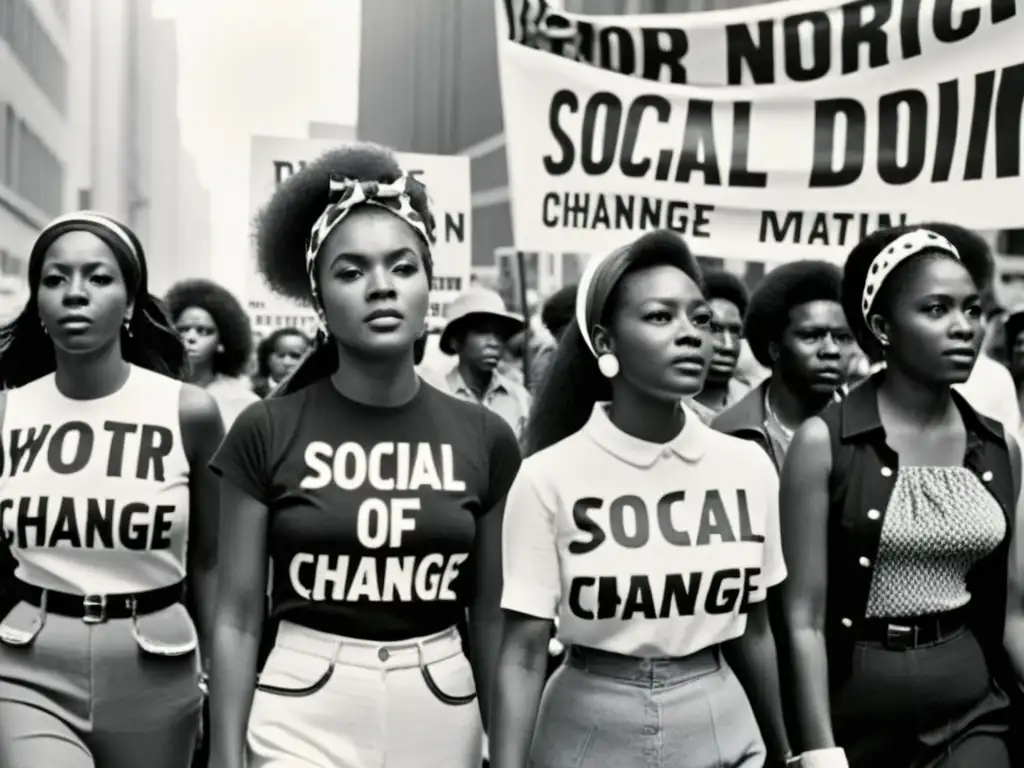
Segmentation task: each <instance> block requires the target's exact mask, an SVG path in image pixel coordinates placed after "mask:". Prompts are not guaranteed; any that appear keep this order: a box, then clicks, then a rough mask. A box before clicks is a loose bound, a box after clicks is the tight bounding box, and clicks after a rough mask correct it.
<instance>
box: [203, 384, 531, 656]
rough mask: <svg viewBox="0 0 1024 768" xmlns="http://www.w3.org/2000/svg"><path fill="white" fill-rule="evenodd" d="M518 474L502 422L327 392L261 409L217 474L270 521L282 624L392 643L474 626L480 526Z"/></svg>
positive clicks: (437, 395)
mask: <svg viewBox="0 0 1024 768" xmlns="http://www.w3.org/2000/svg"><path fill="white" fill-rule="evenodd" d="M519 461H520V458H519V448H518V445H517V443H516V439H515V436H514V434H513V433H512V430H511V428H510V427H509V426H508V425H507V424H506V423H505V422H504V421H503V420H502V419H501V418H500V417H499V416H497V415H495V414H493V413H491V412H489V411H487V410H486V409H485V408H483V407H481V406H479V405H476V404H473V403H466V402H462V401H459V400H456V399H455V398H453V397H450V396H449V395H447V394H445V393H443V392H441V391H439V390H437V389H435V388H434V387H432V386H430V385H429V384H426V383H425V382H421V384H420V389H419V391H418V393H417V394H416V396H415V397H413V399H412V400H410V401H409V402H408V403H406V404H405V405H403V406H399V407H395V408H380V407H374V406H367V405H364V404H362V403H356V402H354V401H352V400H349V399H348V398H346V397H344V396H343V395H341V394H340V393H339V392H338V391H337V390H336V389H335V388H334V386H333V384H332V383H331V381H330V380H329V379H324V380H322V381H320V382H317V383H314V384H312V385H310V386H308V387H306V388H304V389H301V390H299V391H298V392H295V393H293V394H290V395H286V396H284V397H280V398H271V399H269V400H265V401H261V402H258V403H254V404H252V405H250V406H249V407H248V408H247V409H246V410H245V411H243V413H242V414H241V416H239V418H238V420H237V421H236V422H235V423H234V425H233V426H232V428H231V430H230V432H229V433H228V435H227V437H225V439H224V443H223V444H222V445H221V448H220V450H219V451H218V452H217V455H216V456H215V457H214V458H213V461H212V462H211V467H212V468H213V470H214V471H215V472H216V473H217V474H218V475H220V476H221V477H222V478H224V479H225V480H227V481H228V482H231V483H232V484H234V485H235V486H237V487H238V488H240V489H241V490H243V491H244V492H246V493H247V494H249V495H250V496H252V497H253V498H254V499H255V500H257V501H260V502H262V503H264V504H266V506H267V508H268V512H269V515H270V521H269V531H268V552H269V553H270V556H271V558H272V560H273V563H274V569H273V572H274V583H273V585H272V596H271V600H272V605H273V608H272V614H271V615H272V617H274V618H282V619H287V620H288V621H292V622H295V623H297V624H302V625H304V626H309V627H312V628H314V629H319V630H321V631H326V632H332V633H334V634H338V635H343V636H347V637H353V638H359V639H365V640H378V641H393V640H404V639H409V638H412V637H422V636H424V635H429V634H433V633H435V632H440V631H442V630H444V629H447V628H449V627H451V626H454V625H456V624H458V622H459V621H460V620H461V619H462V618H463V616H464V615H465V614H464V611H465V608H466V606H467V603H468V600H469V597H470V595H471V594H472V593H473V590H474V584H473V566H472V560H471V555H472V553H473V542H474V538H475V534H476V526H477V521H478V519H479V518H480V517H481V516H483V515H486V514H489V513H492V511H497V510H498V508H499V507H500V504H501V503H502V502H503V500H504V497H505V494H506V493H507V492H508V489H509V486H510V485H511V484H512V480H513V479H514V477H515V475H516V472H517V471H518V468H519ZM498 513H499V514H500V511H498Z"/></svg>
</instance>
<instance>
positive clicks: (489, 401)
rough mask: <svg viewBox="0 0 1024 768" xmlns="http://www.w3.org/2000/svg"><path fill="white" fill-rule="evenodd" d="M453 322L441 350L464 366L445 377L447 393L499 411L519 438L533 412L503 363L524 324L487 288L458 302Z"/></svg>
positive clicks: (475, 290) (451, 309)
mask: <svg viewBox="0 0 1024 768" xmlns="http://www.w3.org/2000/svg"><path fill="white" fill-rule="evenodd" d="M448 317H449V320H448V324H447V325H446V326H445V329H444V332H443V333H442V334H441V340H440V343H439V346H440V348H441V351H442V352H444V353H445V354H446V355H458V358H459V362H458V364H457V365H456V366H455V367H453V368H452V369H451V370H450V371H449V372H448V373H447V375H446V376H445V377H444V388H445V389H446V390H447V391H448V393H449V394H451V395H454V396H455V397H457V398H459V399H461V400H466V401H468V402H473V403H479V404H480V405H483V406H484V407H486V408H488V409H490V410H491V411H494V413H496V414H498V415H499V416H501V417H502V418H503V419H504V420H505V421H507V422H508V424H509V426H511V427H512V429H513V430H514V431H515V433H516V436H519V435H520V434H521V433H522V430H523V426H524V425H525V424H526V417H527V416H528V415H529V413H530V402H531V398H530V393H529V392H527V391H526V388H525V387H524V386H523V385H522V384H519V383H518V382H515V381H513V380H512V379H511V378H509V377H508V376H505V375H504V374H502V373H499V372H498V364H499V362H500V361H501V358H502V354H503V352H504V350H505V345H506V344H507V343H508V340H509V339H510V338H511V337H512V336H514V335H515V334H517V333H519V332H520V331H522V330H523V327H524V323H523V320H522V319H521V318H520V317H518V316H517V315H514V314H512V313H511V312H508V311H506V310H505V304H504V302H503V301H502V300H501V297H500V296H499V295H498V294H497V293H495V292H494V291H489V290H487V289H485V288H471V289H470V290H468V291H466V292H465V293H463V294H462V295H460V296H459V297H457V298H456V299H455V301H453V302H452V303H451V306H450V307H449V310H448Z"/></svg>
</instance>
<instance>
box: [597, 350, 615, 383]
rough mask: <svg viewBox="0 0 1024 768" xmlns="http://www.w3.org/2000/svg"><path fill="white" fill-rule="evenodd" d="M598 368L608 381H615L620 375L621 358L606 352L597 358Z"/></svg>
mask: <svg viewBox="0 0 1024 768" xmlns="http://www.w3.org/2000/svg"><path fill="white" fill-rule="evenodd" d="M597 367H598V370H600V371H601V375H602V376H604V377H605V378H606V379H614V378H615V377H616V376H618V375H619V358H617V357H616V356H615V355H613V354H612V353H611V352H605V353H604V354H603V355H601V356H600V357H599V358H597Z"/></svg>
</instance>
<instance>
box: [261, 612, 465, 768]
mask: <svg viewBox="0 0 1024 768" xmlns="http://www.w3.org/2000/svg"><path fill="white" fill-rule="evenodd" d="M481 741H482V724H481V720H480V705H479V702H478V701H477V699H476V687H475V684H474V681H473V672H472V670H471V668H470V665H469V661H468V660H467V659H466V656H465V654H463V652H462V641H461V639H460V638H459V633H458V632H457V631H456V630H455V629H454V628H452V629H449V630H446V631H444V632H441V633H439V634H436V635H430V636H428V637H421V638H416V639H413V640H404V641H401V642H395V643H377V642H369V641H364V640H353V639H351V638H346V637H339V636H337V635H331V634H327V633H324V632H318V631H316V630H312V629H307V628H305V627H300V626H298V625H295V624H291V623H289V622H286V621H285V622H281V625H280V628H279V630H278V633H277V640H276V642H275V644H274V648H273V650H272V651H271V652H270V656H269V657H268V658H267V663H266V665H265V666H264V668H263V671H262V673H261V674H260V679H259V684H258V686H257V690H256V695H255V697H254V699H253V705H252V712H251V714H250V716H249V733H248V746H249V763H248V765H249V768H314V766H315V767H316V768H479V767H480V761H481V754H480V752H481Z"/></svg>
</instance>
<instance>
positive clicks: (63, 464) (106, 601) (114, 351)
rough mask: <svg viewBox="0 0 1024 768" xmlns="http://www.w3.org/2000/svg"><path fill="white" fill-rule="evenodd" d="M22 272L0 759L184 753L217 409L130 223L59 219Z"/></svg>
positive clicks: (7, 509) (4, 333)
mask: <svg viewBox="0 0 1024 768" xmlns="http://www.w3.org/2000/svg"><path fill="white" fill-rule="evenodd" d="M28 279H29V286H30V289H31V296H30V299H29V301H28V304H27V305H26V307H25V309H24V311H23V312H22V313H21V315H20V317H18V319H17V320H15V321H14V322H13V323H12V324H11V325H9V326H7V327H6V328H4V329H2V330H0V385H2V386H3V387H4V388H5V389H7V391H6V392H3V393H2V395H0V418H2V420H3V424H2V442H3V455H4V456H5V457H6V458H5V461H4V465H3V470H2V473H0V517H2V528H3V535H4V538H5V539H6V541H7V543H8V546H9V553H10V555H12V556H13V560H14V563H15V568H16V569H15V571H14V575H13V579H11V580H9V581H5V582H4V585H3V593H2V596H0V603H3V606H2V607H0V617H2V620H0V765H2V766H4V768H38V767H39V766H60V767H61V768H93V767H95V766H98V767H100V768H133V767H134V766H138V765H140V764H143V763H144V764H146V765H147V766H151V768H187V766H189V764H190V762H191V759H192V750H193V747H194V744H195V741H196V734H197V730H198V727H199V717H200V710H201V706H202V694H201V692H200V689H199V682H200V665H199V659H200V655H199V652H198V645H199V635H203V639H204V641H205V632H206V630H208V629H209V627H210V625H211V621H210V616H211V609H212V599H211V598H212V597H213V587H212V584H211V575H212V572H213V562H214V555H215V545H214V541H215V536H216V531H217V504H218V489H217V481H216V478H215V477H213V476H212V474H211V473H210V472H209V471H208V469H207V464H208V462H209V460H210V456H211V453H212V451H213V449H215V448H216V446H217V445H218V443H219V442H220V440H221V438H222V437H223V426H222V424H221V419H220V415H219V413H218V411H217V406H216V404H215V403H214V402H213V400H212V399H211V398H210V396H209V395H207V394H206V393H205V392H203V391H202V390H200V389H198V388H196V387H193V386H191V385H189V384H182V383H181V381H180V378H181V376H182V374H183V372H184V368H185V354H184V350H183V348H182V345H181V341H180V340H179V339H178V336H177V334H176V333H175V332H174V329H173V328H172V327H171V326H170V322H169V321H168V319H167V317H166V316H165V315H164V313H163V311H162V310H161V309H160V307H159V305H158V304H157V303H156V301H155V300H154V298H153V297H152V296H150V295H149V293H148V291H147V272H146V258H145V254H144V253H143V249H142V245H141V244H140V243H139V240H138V238H137V237H136V236H135V234H134V233H132V232H131V230H129V229H128V228H127V227H125V226H124V225H122V224H120V223H118V222H117V221H115V220H114V219H112V218H110V217H108V216H105V215H103V214H99V213H92V212H80V213H74V214H69V215H67V216H62V217H60V218H58V219H56V220H55V221H53V222H52V223H50V224H49V225H48V226H47V227H46V228H45V229H44V230H43V231H42V232H41V233H40V235H39V237H38V239H37V240H36V242H35V245H34V246H33V248H32V253H31V256H30V258H29V266H28ZM186 553H187V559H186ZM186 582H187V586H189V587H190V588H191V591H192V592H193V593H194V596H195V598H196V599H197V602H198V605H199V611H198V613H199V621H198V626H199V630H200V632H199V633H197V631H196V628H195V626H194V625H193V622H192V619H191V618H190V617H189V614H188V612H187V611H186V609H185V608H184V607H183V605H182V599H183V593H184V592H185V587H186ZM202 645H203V647H204V648H205V647H206V643H205V642H204V643H203V644H202Z"/></svg>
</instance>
